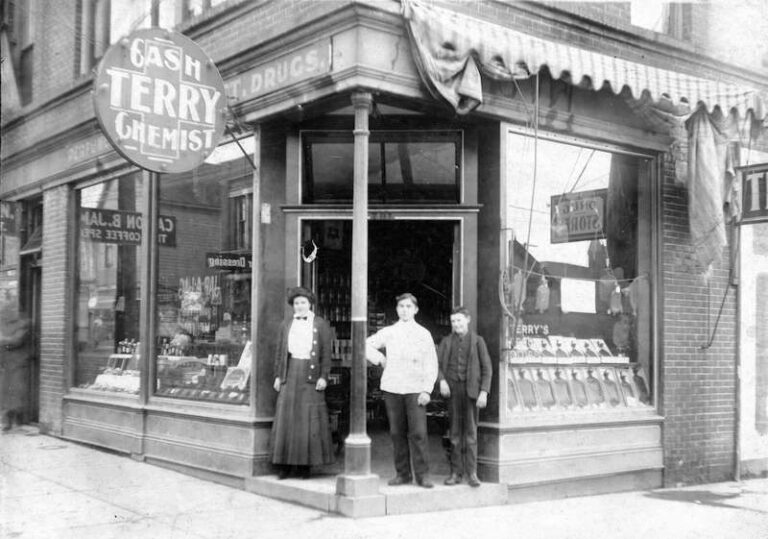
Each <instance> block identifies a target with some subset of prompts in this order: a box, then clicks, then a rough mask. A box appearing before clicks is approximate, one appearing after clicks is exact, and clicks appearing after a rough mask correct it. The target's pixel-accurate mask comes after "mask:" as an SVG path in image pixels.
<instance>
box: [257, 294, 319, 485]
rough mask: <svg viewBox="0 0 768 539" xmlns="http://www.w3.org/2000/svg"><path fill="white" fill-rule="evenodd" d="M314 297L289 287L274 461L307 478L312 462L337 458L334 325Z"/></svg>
mask: <svg viewBox="0 0 768 539" xmlns="http://www.w3.org/2000/svg"><path fill="white" fill-rule="evenodd" d="M314 302H315V296H314V295H313V294H312V292H310V291H309V290H307V289H306V288H301V287H298V288H294V289H292V290H290V292H289V294H288V305H290V306H291V307H293V317H292V318H291V319H290V320H286V321H284V322H283V323H282V324H281V325H280V331H279V334H278V341H277V354H276V356H275V383H274V388H275V391H277V392H278V396H277V406H276V410H275V422H274V424H273V425H272V462H273V463H274V464H275V465H276V466H277V467H278V469H279V471H278V477H279V478H280V479H285V478H286V477H288V476H289V475H290V474H291V472H292V471H294V472H295V473H296V474H297V475H298V476H300V477H302V478H304V479H307V478H308V477H309V470H310V466H319V465H323V464H330V463H332V462H333V460H334V457H333V445H332V440H331V428H330V424H329V422H328V407H327V406H326V404H325V393H324V390H325V388H326V385H327V382H326V380H327V379H328V372H329V370H330V366H331V328H330V326H329V325H328V322H326V321H325V320H323V319H322V318H320V317H319V316H315V314H314V313H313V312H312V311H311V310H310V308H311V307H312V305H313V304H314Z"/></svg>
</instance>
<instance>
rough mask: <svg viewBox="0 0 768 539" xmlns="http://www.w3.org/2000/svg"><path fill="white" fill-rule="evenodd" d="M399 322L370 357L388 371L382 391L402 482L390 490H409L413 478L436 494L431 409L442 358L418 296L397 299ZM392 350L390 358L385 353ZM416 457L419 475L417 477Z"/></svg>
mask: <svg viewBox="0 0 768 539" xmlns="http://www.w3.org/2000/svg"><path fill="white" fill-rule="evenodd" d="M396 299H397V316H398V318H399V320H398V321H397V322H395V323H394V324H392V325H391V326H387V327H385V328H383V329H381V330H380V331H378V332H376V334H374V335H372V336H370V337H368V340H367V341H366V357H367V358H368V361H370V362H371V363H373V364H376V365H381V366H383V367H384V372H383V374H382V376H381V383H380V386H379V387H380V388H381V390H382V392H383V393H384V404H385V405H386V408H387V418H388V419H389V434H390V436H391V437H392V444H393V446H394V453H395V454H394V459H395V470H396V471H397V476H395V477H394V478H393V479H391V480H390V481H389V484H390V485H393V486H394V485H406V484H409V483H411V481H412V479H413V477H414V476H415V478H416V483H417V484H418V485H420V486H422V487H424V488H432V487H433V486H434V485H433V484H432V483H431V482H430V480H429V477H428V474H429V448H428V437H427V404H428V403H429V395H430V393H432V388H433V387H434V385H435V381H436V380H437V353H436V351H435V343H434V340H433V339H432V335H431V334H430V333H429V331H428V330H427V329H426V328H424V327H423V326H421V325H420V324H418V323H417V322H416V321H415V320H414V317H415V316H416V313H417V312H419V306H418V301H417V300H416V297H415V296H414V295H413V294H409V293H406V294H401V295H399V296H397V298H396ZM382 348H384V349H386V356H385V355H384V354H382V353H381V352H380V351H379V350H381V349H382ZM411 456H413V473H411Z"/></svg>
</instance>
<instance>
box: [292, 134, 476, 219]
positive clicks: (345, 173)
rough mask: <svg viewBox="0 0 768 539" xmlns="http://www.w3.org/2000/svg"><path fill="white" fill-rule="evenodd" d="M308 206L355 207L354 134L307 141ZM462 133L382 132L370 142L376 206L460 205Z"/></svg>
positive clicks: (370, 195)
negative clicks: (336, 204)
mask: <svg viewBox="0 0 768 539" xmlns="http://www.w3.org/2000/svg"><path fill="white" fill-rule="evenodd" d="M302 149H303V193H302V202H303V203H304V204H322V203H334V202H350V201H351V200H352V192H353V178H354V170H353V169H354V167H353V164H354V141H353V136H352V133H349V132H324V133H318V132H306V133H304V134H303V136H302ZM460 180H461V132H459V131H379V132H372V133H371V135H370V139H369V143H368V198H369V200H370V202H373V203H382V204H386V203H412V202H441V203H454V204H455V203H458V202H460V201H461V196H460Z"/></svg>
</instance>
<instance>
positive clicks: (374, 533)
mask: <svg viewBox="0 0 768 539" xmlns="http://www.w3.org/2000/svg"><path fill="white" fill-rule="evenodd" d="M0 537H2V538H3V539H5V538H17V537H18V538H30V537H35V538H36V537H40V538H46V539H54V538H56V539H58V538H68V537H72V538H78V539H80V538H91V537H93V538H96V537H98V538H112V537H130V538H132V539H134V538H145V537H146V538H153V539H154V538H163V539H165V538H192V539H197V538H216V539H223V538H250V537H259V538H260V539H261V538H271V537H280V538H282V539H289V538H293V537H302V538H303V537H323V538H328V539H330V538H355V539H357V538H394V537H402V538H409V537H419V538H426V537H441V538H446V539H447V538H454V537H456V538H464V537H466V538H470V537H472V538H477V537H505V538H549V537H551V538H568V539H578V538H590V539H594V538H600V537H606V538H608V537H611V538H616V537H631V538H635V537H638V538H639V537H642V538H644V539H649V538H650V539H664V538H675V539H681V538H697V539H699V538H713V539H714V538H717V539H723V538H739V539H765V538H767V537H768V479H754V480H748V481H743V482H740V483H718V484H711V485H698V486H694V487H688V488H681V489H662V490H655V491H641V492H630V493H621V494H608V495H600V496H585V497H579V498H570V499H565V500H554V501H545V502H531V503H522V504H514V505H506V506H501V507H486V508H476V509H461V510H453V511H444V512H433V513H418V514H410V515H402V516H387V517H379V518H368V519H358V520H354V519H349V518H344V517H339V516H334V515H331V514H328V513H325V512H322V511H318V510H316V509H310V508H305V507H301V506H298V505H292V504H289V503H284V502H280V501H277V500H273V499H270V498H265V497H262V496H258V495H256V494H250V493H247V492H245V491H241V490H237V489H232V488H229V487H225V486H221V485H218V484H215V483H210V482H207V481H203V480H200V479H195V478H193V477H189V476H186V475H183V474H180V473H177V472H173V471H170V470H166V469H163V468H159V467H156V466H152V465H149V464H144V463H141V462H136V461H133V460H131V459H130V458H127V457H123V456H119V455H115V454H112V453H108V452H104V451H100V450H96V449H92V448H90V447H86V446H82V445H78V444H74V443H70V442H67V441H64V440H60V439H58V438H53V437H49V436H43V435H39V434H37V431H36V430H35V429H33V428H30V427H23V428H17V429H14V430H12V431H10V432H8V433H5V434H3V435H2V436H0Z"/></svg>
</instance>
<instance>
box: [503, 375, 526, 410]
mask: <svg viewBox="0 0 768 539" xmlns="http://www.w3.org/2000/svg"><path fill="white" fill-rule="evenodd" d="M515 370H516V369H510V370H509V371H507V410H509V411H510V412H513V413H514V412H522V411H523V399H522V397H521V396H520V392H519V391H518V389H517V383H516V382H515V376H516V374H515Z"/></svg>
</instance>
